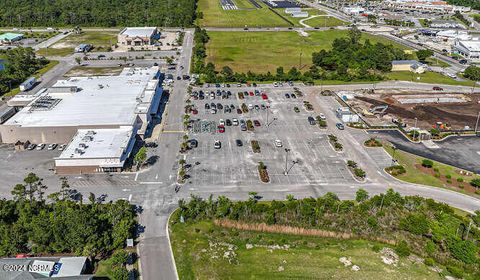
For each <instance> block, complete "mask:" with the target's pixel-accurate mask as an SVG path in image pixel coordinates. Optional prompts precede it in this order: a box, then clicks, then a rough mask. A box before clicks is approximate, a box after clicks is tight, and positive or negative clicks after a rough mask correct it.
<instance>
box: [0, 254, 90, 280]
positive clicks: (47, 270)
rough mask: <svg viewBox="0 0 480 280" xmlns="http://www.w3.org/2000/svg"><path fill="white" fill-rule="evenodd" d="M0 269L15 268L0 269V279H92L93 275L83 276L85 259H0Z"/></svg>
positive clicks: (85, 264) (85, 266)
mask: <svg viewBox="0 0 480 280" xmlns="http://www.w3.org/2000/svg"><path fill="white" fill-rule="evenodd" d="M0 267H3V268H9V267H10V268H15V267H16V268H17V269H0V279H9V280H26V279H47V278H49V279H50V278H52V279H64V280H90V279H93V275H91V274H85V272H86V269H87V258H86V257H34V258H3V259H0Z"/></svg>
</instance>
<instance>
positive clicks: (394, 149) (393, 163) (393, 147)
mask: <svg viewBox="0 0 480 280" xmlns="http://www.w3.org/2000/svg"><path fill="white" fill-rule="evenodd" d="M392 150H393V153H392V166H393V165H395V151H396V150H397V147H396V146H395V145H392Z"/></svg>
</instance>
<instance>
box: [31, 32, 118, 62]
mask: <svg viewBox="0 0 480 280" xmlns="http://www.w3.org/2000/svg"><path fill="white" fill-rule="evenodd" d="M117 34H118V32H113V31H103V32H96V31H95V32H93V31H91V32H88V31H87V32H83V33H81V34H71V35H69V36H67V37H65V38H63V39H62V40H60V41H58V42H57V43H55V44H53V45H52V46H50V47H49V48H48V50H46V49H40V50H38V52H37V53H38V54H39V55H43V56H47V55H48V56H67V55H70V54H72V53H73V50H74V49H75V47H76V46H78V45H80V44H92V45H93V47H94V48H93V50H92V51H93V52H104V51H110V47H111V46H112V45H113V44H115V43H117Z"/></svg>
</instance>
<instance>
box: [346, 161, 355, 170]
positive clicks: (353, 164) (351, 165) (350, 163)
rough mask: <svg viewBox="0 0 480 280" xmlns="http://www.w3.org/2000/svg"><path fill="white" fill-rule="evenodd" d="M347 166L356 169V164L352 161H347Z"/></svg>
mask: <svg viewBox="0 0 480 280" xmlns="http://www.w3.org/2000/svg"><path fill="white" fill-rule="evenodd" d="M347 165H348V166H349V167H352V168H355V167H357V163H356V162H354V161H353V160H349V161H347Z"/></svg>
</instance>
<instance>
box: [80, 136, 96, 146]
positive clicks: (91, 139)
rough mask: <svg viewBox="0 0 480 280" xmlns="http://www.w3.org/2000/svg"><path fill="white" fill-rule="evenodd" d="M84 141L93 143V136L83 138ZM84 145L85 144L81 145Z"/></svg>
mask: <svg viewBox="0 0 480 280" xmlns="http://www.w3.org/2000/svg"><path fill="white" fill-rule="evenodd" d="M82 140H83V141H93V136H92V135H85V136H83V138H82ZM81 144H83V143H81Z"/></svg>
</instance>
